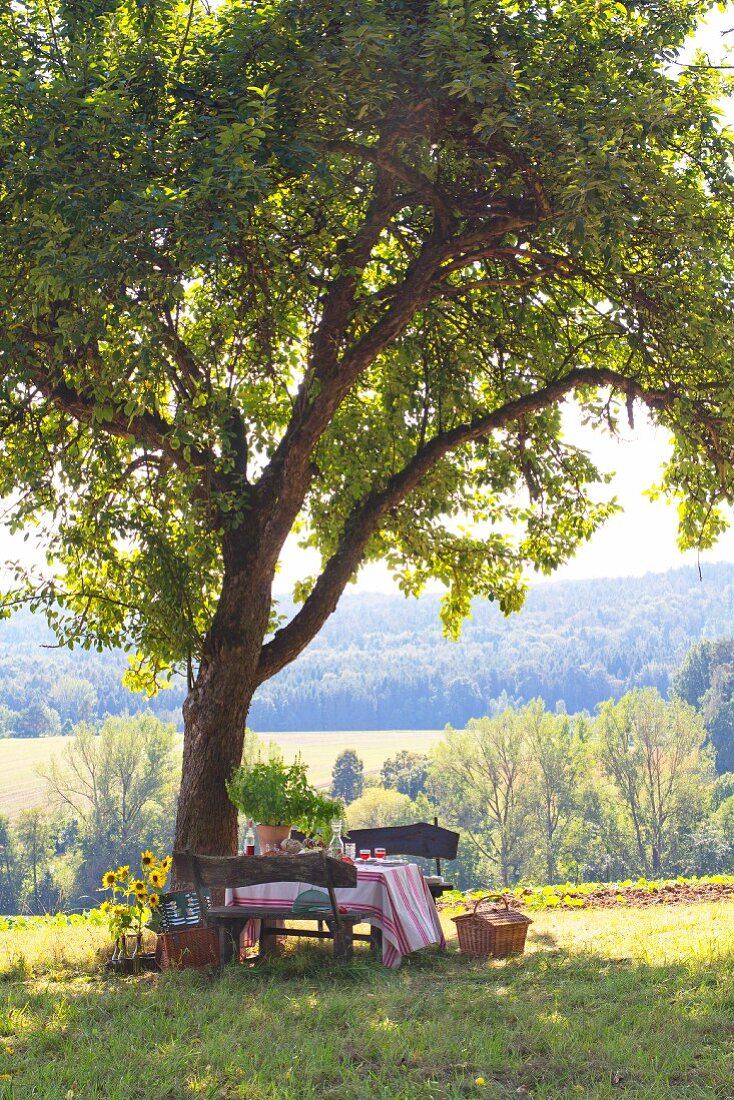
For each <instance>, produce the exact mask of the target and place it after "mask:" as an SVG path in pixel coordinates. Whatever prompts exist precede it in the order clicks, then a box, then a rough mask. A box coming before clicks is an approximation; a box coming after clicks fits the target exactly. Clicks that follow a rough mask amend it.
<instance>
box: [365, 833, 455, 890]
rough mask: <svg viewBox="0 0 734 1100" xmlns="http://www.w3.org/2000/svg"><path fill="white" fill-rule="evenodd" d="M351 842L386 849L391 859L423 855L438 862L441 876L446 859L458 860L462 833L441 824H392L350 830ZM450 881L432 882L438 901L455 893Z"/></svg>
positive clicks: (438, 870)
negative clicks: (380, 827) (445, 827)
mask: <svg viewBox="0 0 734 1100" xmlns="http://www.w3.org/2000/svg"><path fill="white" fill-rule="evenodd" d="M349 839H350V840H351V841H353V842H354V843H355V844H356V845H357V852H359V849H360V848H371V849H372V850H373V851H374V849H375V848H384V849H385V853H386V854H387V855H389V856H422V857H423V858H425V859H435V861H436V874H437V875H439V876H440V874H441V860H442V859H456V853H457V851H458V849H459V834H458V833H454V832H452V830H451V829H443V828H441V826H440V825H438V823H437V822H436V823H434V824H433V825H429V824H428V822H426V821H417V822H416V823H415V824H414V825H390V826H385V827H384V828H382V829H350V830H349ZM453 888H454V887H453V884H452V883H450V882H429V883H428V889H429V890H430V891H431V894H432V896H433V897H434V898H438V897H440V896H441V894H443V893H445V891H446V890H453Z"/></svg>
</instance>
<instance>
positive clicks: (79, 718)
mask: <svg viewBox="0 0 734 1100" xmlns="http://www.w3.org/2000/svg"><path fill="white" fill-rule="evenodd" d="M49 700H50V702H51V704H52V706H53V707H55V709H56V711H57V712H58V714H59V717H60V719H61V721H62V722H71V724H72V726H75V725H76V724H77V722H91V721H92V719H93V718H94V715H95V712H96V710H97V692H96V689H95V687H94V684H92V683H90V681H89V680H86V679H84V678H82V677H78V676H62V677H60V679H59V680H57V682H56V683H55V684H54V686H53V687H52V688H51V692H50V694H49Z"/></svg>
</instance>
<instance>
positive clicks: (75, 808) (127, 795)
mask: <svg viewBox="0 0 734 1100" xmlns="http://www.w3.org/2000/svg"><path fill="white" fill-rule="evenodd" d="M173 745H174V728H173V727H172V726H164V725H163V724H162V723H161V722H159V721H158V719H157V718H154V717H153V715H151V714H137V715H135V716H134V717H127V718H107V719H106V721H105V722H104V723H103V724H102V728H101V730H100V732H99V735H97V734H96V733H95V731H94V730H93V729H92V727H90V726H88V725H85V724H84V723H81V724H80V725H78V726H77V727H76V729H75V731H74V736H73V738H72V739H70V742H69V744H68V745H65V747H64V749H63V750H62V752H61V754H60V757H53V758H52V760H51V763H50V764H49V765H48V768H47V770H46V773H45V778H46V779H47V781H48V788H49V795H50V798H51V801H52V802H53V803H54V804H55V805H56V806H57V807H58V808H59V809H61V810H63V811H66V812H68V813H70V814H71V815H72V816H73V817H74V818H75V819H76V821H77V822H78V823H79V833H80V839H79V846H80V850H81V853H82V856H83V862H82V866H81V868H80V873H79V876H78V882H77V890H78V892H81V893H83V894H86V893H88V892H89V891H92V890H96V889H98V887H99V880H100V876H101V875H102V873H103V872H104V871H105V870H107V868H108V867H109V865H110V863H112V862H116V863H125V862H128V863H131V864H132V863H133V862H134V861H136V860H138V859H139V856H140V850H141V848H147V847H151V846H152V847H155V848H157V849H159V850H161V849H163V848H166V849H168V848H169V846H170V844H171V841H172V839H173V838H172V833H173V816H174V812H175V811H174V799H175V790H174V785H173V766H174V759H173Z"/></svg>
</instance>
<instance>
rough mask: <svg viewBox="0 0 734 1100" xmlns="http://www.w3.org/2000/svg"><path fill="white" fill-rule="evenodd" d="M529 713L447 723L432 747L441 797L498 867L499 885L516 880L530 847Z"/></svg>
mask: <svg viewBox="0 0 734 1100" xmlns="http://www.w3.org/2000/svg"><path fill="white" fill-rule="evenodd" d="M523 717H524V711H517V712H516V711H513V710H506V711H503V713H502V714H499V715H497V717H496V718H472V719H471V721H470V722H469V725H468V727H467V729H466V730H453V729H451V727H448V728H447V730H446V734H445V738H444V740H443V741H441V742H439V744H438V745H436V747H435V748H434V750H433V753H432V760H433V769H432V779H433V785H434V788H435V791H436V801H437V802H438V803H439V805H441V807H442V808H444V809H445V810H446V812H447V814H448V815H449V816H450V817H451V818H452V819H453V820H454V821H455V822H456V823H457V824H458V825H459V826H460V827H461V828H462V829H463V830H465V832H466V833H467V835H468V837H469V839H470V841H471V843H472V844H474V845H475V846H476V847H477V848H478V849H479V851H480V852H481V853H482V855H484V856H485V857H486V859H488V860H489V861H490V863H491V864H493V865H494V868H495V871H496V872H498V873H499V877H500V885H502V886H509V885H511V884H512V883H514V882H516V881H517V878H518V877H519V873H520V867H521V865H522V861H523V859H524V856H525V848H526V819H527V813H528V801H527V799H526V798H525V793H526V786H527V781H528V772H529V764H530V761H529V756H528V743H527V738H526V737H525V736H524V720H523Z"/></svg>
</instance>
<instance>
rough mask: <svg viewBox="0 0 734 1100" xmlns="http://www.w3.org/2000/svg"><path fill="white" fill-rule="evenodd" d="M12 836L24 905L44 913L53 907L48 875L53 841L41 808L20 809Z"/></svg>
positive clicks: (37, 912) (53, 897) (38, 912)
mask: <svg viewBox="0 0 734 1100" xmlns="http://www.w3.org/2000/svg"><path fill="white" fill-rule="evenodd" d="M15 835H16V838H17V841H18V848H19V855H20V862H21V866H22V867H23V869H24V871H25V874H26V882H25V884H24V890H23V893H24V894H25V898H26V905H27V906H28V907H29V909H30V911H31V912H32V913H36V914H40V913H47V912H49V910H51V909H53V908H55V906H54V904H53V903H54V901H55V892H54V891H53V888H52V879H51V876H50V874H49V864H50V861H51V857H52V856H53V853H54V844H53V838H52V836H51V829H50V826H49V823H48V820H47V818H46V815H45V813H44V811H43V810H42V809H39V808H38V807H36V808H34V809H30V810H21V812H20V813H19V814H18V820H17V822H16V825H15ZM50 886H51V889H49V887H50Z"/></svg>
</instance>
